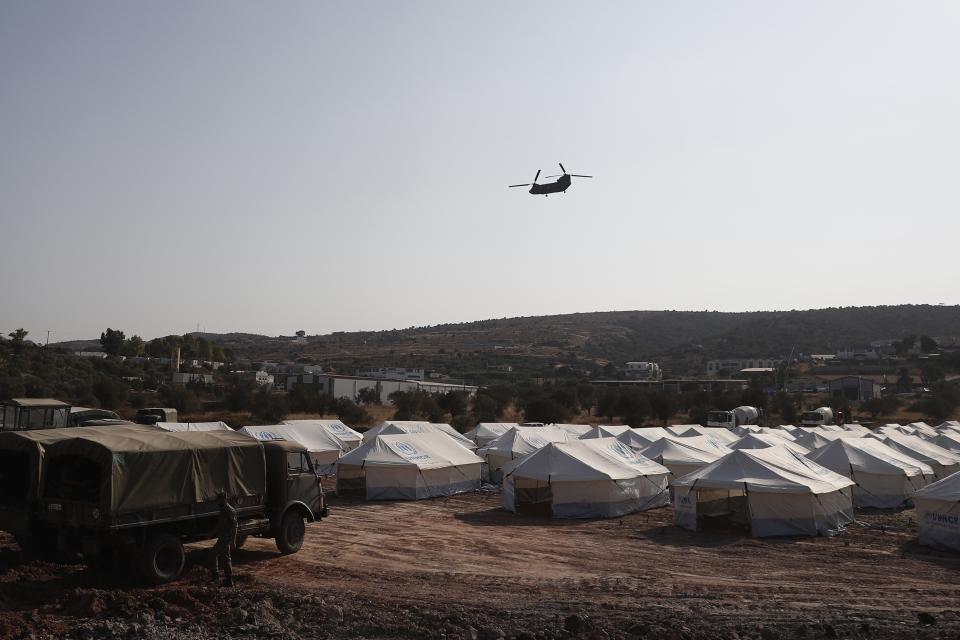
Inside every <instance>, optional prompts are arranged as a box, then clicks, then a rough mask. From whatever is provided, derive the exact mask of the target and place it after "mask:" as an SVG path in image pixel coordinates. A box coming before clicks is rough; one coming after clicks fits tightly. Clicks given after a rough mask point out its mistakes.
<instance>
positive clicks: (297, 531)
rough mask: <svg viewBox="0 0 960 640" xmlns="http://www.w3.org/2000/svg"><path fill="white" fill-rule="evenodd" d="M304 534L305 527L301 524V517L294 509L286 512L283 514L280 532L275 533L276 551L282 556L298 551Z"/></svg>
mask: <svg viewBox="0 0 960 640" xmlns="http://www.w3.org/2000/svg"><path fill="white" fill-rule="evenodd" d="M306 532H307V526H306V525H305V524H304V522H303V516H302V515H301V514H300V513H299V512H298V511H297V510H296V509H291V510H289V511H287V512H286V513H285V514H283V519H282V520H281V521H280V531H279V532H277V549H279V550H280V553H282V554H284V555H289V554H291V553H296V552H297V551H300V547H302V546H303V536H304V534H305V533H306Z"/></svg>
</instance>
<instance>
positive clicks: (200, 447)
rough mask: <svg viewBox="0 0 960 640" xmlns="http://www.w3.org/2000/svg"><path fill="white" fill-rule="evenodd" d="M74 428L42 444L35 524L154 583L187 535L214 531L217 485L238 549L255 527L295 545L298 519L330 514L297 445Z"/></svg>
mask: <svg viewBox="0 0 960 640" xmlns="http://www.w3.org/2000/svg"><path fill="white" fill-rule="evenodd" d="M74 433H75V434H78V435H76V437H73V438H69V439H64V440H59V441H56V442H53V443H50V444H48V445H47V446H46V450H45V454H44V456H43V464H42V473H41V477H42V480H41V488H40V497H39V505H38V506H39V509H38V512H37V521H36V523H35V526H34V530H35V531H36V532H37V533H38V534H39V535H41V536H42V537H43V538H45V539H51V540H54V541H55V544H56V548H57V549H58V550H59V551H66V552H72V553H79V554H81V555H82V556H83V557H84V558H88V559H91V560H96V561H97V562H98V563H103V562H104V561H107V562H112V564H114V565H120V566H130V565H134V566H137V567H138V568H139V570H140V573H141V575H142V577H143V578H144V579H146V580H147V581H149V582H152V583H154V584H161V583H164V582H169V581H170V580H173V579H174V578H176V577H177V576H178V575H179V574H180V572H181V571H182V570H183V565H184V560H185V553H184V548H183V545H184V543H189V542H196V541H201V540H210V539H214V538H216V524H217V516H218V513H219V507H218V504H217V495H218V494H219V493H220V492H224V493H226V494H227V496H228V497H229V499H230V500H231V503H232V504H233V505H234V507H235V508H236V510H237V512H238V517H239V528H238V537H237V546H238V547H239V546H242V545H243V542H244V541H245V540H246V538H247V536H251V535H253V536H259V537H263V538H273V539H274V540H275V541H276V545H277V548H278V549H279V550H280V552H281V553H284V554H290V553H296V552H297V551H299V550H300V547H301V545H302V544H303V538H304V534H305V522H314V521H317V520H320V519H321V518H322V517H324V516H326V514H327V508H326V502H325V499H324V495H323V488H322V487H321V485H320V478H319V476H318V475H317V474H316V473H315V471H314V468H313V465H312V463H311V461H310V456H309V455H308V452H307V451H306V449H304V448H303V447H302V446H300V445H296V444H293V443H290V442H260V441H257V440H254V439H253V438H250V437H249V436H245V435H243V434H240V433H236V432H233V431H207V432H166V431H150V432H142V431H134V430H124V431H123V432H114V433H108V432H106V430H105V429H104V430H103V431H101V432H99V433H91V432H88V431H86V430H76V431H74ZM81 433H82V435H79V434H81ZM131 561H132V562H131Z"/></svg>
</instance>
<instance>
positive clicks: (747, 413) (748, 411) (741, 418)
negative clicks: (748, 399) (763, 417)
mask: <svg viewBox="0 0 960 640" xmlns="http://www.w3.org/2000/svg"><path fill="white" fill-rule="evenodd" d="M733 416H734V418H735V419H736V423H737V425H736V426H738V427H739V426H740V425H742V424H757V422H758V421H759V420H760V409H758V408H756V407H747V406H743V407H737V408H736V409H734V410H733Z"/></svg>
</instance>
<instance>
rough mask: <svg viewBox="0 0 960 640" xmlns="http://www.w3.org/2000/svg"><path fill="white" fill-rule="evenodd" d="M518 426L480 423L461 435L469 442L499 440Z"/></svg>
mask: <svg viewBox="0 0 960 640" xmlns="http://www.w3.org/2000/svg"><path fill="white" fill-rule="evenodd" d="M518 426H520V425H518V424H517V423H516V422H481V423H479V424H477V426H475V427H474V428H473V429H471V430H470V431H467V432H466V433H465V434H463V435H464V437H466V438H470V439H471V440H475V439H476V438H485V439H488V440H489V439H491V438H499V437H500V436H502V435H503V434H505V433H506V432H507V431H509V430H510V429H514V428H516V427H518Z"/></svg>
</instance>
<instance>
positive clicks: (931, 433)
mask: <svg viewBox="0 0 960 640" xmlns="http://www.w3.org/2000/svg"><path fill="white" fill-rule="evenodd" d="M909 426H910V427H911V428H912V429H913V430H914V431H915V433H916V435H918V436H920V437H921V438H933V437H936V435H937V430H936V429H934V428H933V427H931V426H930V425H928V424H927V423H926V422H911V423H910V425H909Z"/></svg>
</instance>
